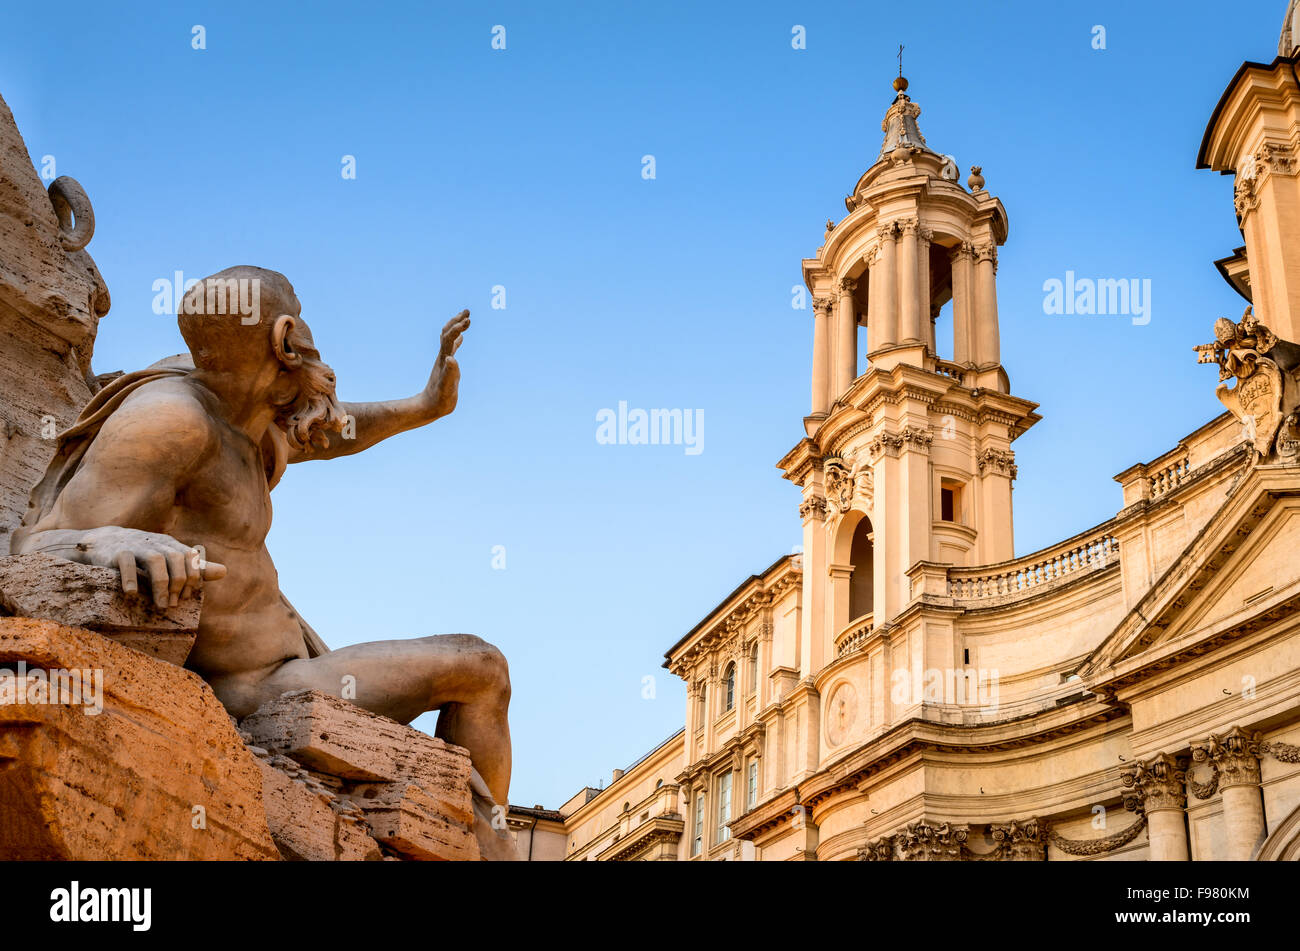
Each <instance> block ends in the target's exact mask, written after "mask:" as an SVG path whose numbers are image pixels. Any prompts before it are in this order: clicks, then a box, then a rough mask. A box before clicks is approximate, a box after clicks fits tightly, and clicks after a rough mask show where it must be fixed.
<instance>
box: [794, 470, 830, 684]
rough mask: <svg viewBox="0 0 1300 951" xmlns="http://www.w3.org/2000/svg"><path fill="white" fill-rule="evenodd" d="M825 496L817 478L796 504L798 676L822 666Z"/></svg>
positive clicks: (824, 586)
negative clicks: (799, 535)
mask: <svg viewBox="0 0 1300 951" xmlns="http://www.w3.org/2000/svg"><path fill="white" fill-rule="evenodd" d="M826 508H827V507H826V498H825V496H824V495H823V494H822V487H821V484H820V482H817V483H813V484H809V485H807V486H805V487H804V500H803V502H802V503H800V505H799V515H800V517H801V518H802V519H803V610H802V611H801V612H800V619H799V655H798V666H799V674H800V676H801V677H814V676H816V675H817V674H818V673H819V672H820V671H821V669H822V667H823V666H825V652H824V651H823V642H824V641H825V637H824V633H825V625H826V613H825V612H826V607H825V594H826V582H825V580H824V579H825V577H826V567H827V558H826V548H827V546H828V544H829V542H828V541H827V538H826Z"/></svg>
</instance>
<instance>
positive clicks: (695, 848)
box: [691, 793, 704, 855]
mask: <svg viewBox="0 0 1300 951" xmlns="http://www.w3.org/2000/svg"><path fill="white" fill-rule="evenodd" d="M703 846H704V793H700V794H699V795H698V796H696V797H695V838H694V840H693V841H692V842H691V855H699V854H700V849H701V848H703Z"/></svg>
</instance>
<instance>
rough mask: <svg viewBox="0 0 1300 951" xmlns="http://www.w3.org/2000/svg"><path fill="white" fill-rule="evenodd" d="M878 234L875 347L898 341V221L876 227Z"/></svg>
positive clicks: (890, 345)
mask: <svg viewBox="0 0 1300 951" xmlns="http://www.w3.org/2000/svg"><path fill="white" fill-rule="evenodd" d="M876 234H878V235H879V236H880V261H879V262H878V263H877V265H876V268H877V270H878V271H879V275H880V294H879V296H878V297H877V298H876V304H877V307H878V309H879V311H880V317H879V324H880V325H879V327H877V328H876V330H877V336H876V347H877V348H883V347H892V346H893V345H894V344H896V343H897V342H898V222H890V223H889V224H887V225H881V226H880V227H879V228H877V229H876Z"/></svg>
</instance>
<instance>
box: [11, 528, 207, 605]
mask: <svg viewBox="0 0 1300 951" xmlns="http://www.w3.org/2000/svg"><path fill="white" fill-rule="evenodd" d="M26 550H27V551H42V552H46V553H47V554H51V555H57V556H58V557H60V558H66V559H67V560H68V561H77V562H80V563H81V564H83V565H96V566H98V567H100V568H116V569H118V571H120V572H121V574H122V590H123V591H125V592H126V593H127V594H135V593H136V592H137V591H138V590H139V587H140V583H139V578H140V575H144V580H145V583H146V584H148V585H149V591H150V594H151V596H152V597H153V602H154V604H155V605H157V606H158V607H160V608H165V607H169V606H170V607H175V606H176V605H177V604H178V603H179V602H180V599H181V598H188V597H189V596H190V595H191V594H193V593H195V592H198V591H201V590H202V588H203V582H204V581H216V580H218V579H220V578H224V577H225V576H226V566H225V565H220V564H217V563H216V562H214V561H205V560H204V559H203V549H202V548H196V547H193V546H190V545H182V544H181V543H180V542H178V541H177V540H176V539H174V538H172V537H171V536H170V535H160V534H159V533H157V532H142V531H140V530H139V529H135V528H119V527H118V526H116V525H106V526H105V527H103V528H92V529H90V530H88V531H79V530H77V529H55V530H52V531H47V532H43V533H42V534H41V544H40V545H39V546H38V547H28V548H27V549H26Z"/></svg>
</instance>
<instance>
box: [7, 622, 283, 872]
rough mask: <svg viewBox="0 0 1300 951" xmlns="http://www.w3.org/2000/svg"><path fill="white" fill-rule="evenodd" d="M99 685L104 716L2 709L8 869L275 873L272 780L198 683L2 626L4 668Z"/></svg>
mask: <svg viewBox="0 0 1300 951" xmlns="http://www.w3.org/2000/svg"><path fill="white" fill-rule="evenodd" d="M19 661H23V662H25V664H26V666H27V668H28V669H31V668H36V667H39V668H43V669H47V670H48V669H64V670H83V671H84V670H90V671H99V672H102V677H103V680H102V685H103V693H102V700H103V711H102V712H101V713H99V714H98V715H92V714H91V713H90V712H89V710H88V709H87V708H86V707H85V706H72V705H68V704H52V703H23V704H21V705H20V704H15V703H12V702H10V703H3V704H0V859H4V860H9V859H77V860H82V859H275V858H277V857H278V853H277V850H276V848H275V844H274V843H273V842H272V840H271V836H270V833H269V832H268V831H267V826H266V816H265V813H264V810H263V804H262V786H263V782H262V774H261V771H260V770H259V769H258V765H257V759H256V758H255V757H254V756H253V755H252V754H251V753H250V752H249V751H248V750H247V749H246V748H245V747H244V744H243V742H241V740H240V737H239V734H238V733H237V731H236V730H235V728H234V726H233V725H232V724H231V722H230V718H229V716H228V715H227V714H226V712H225V709H224V708H223V707H222V706H221V703H220V702H219V701H218V700H217V698H216V696H215V695H214V694H213V693H212V691H211V689H209V688H208V686H207V685H206V684H205V683H203V681H202V680H200V679H199V677H198V676H197V675H196V674H193V673H190V672H189V671H187V670H183V669H182V668H180V667H177V666H175V665H173V664H169V663H164V662H163V661H159V660H155V659H153V658H151V657H147V656H145V655H143V654H141V653H139V652H138V651H134V650H131V649H129V648H126V647H123V646H122V645H120V644H116V643H114V642H113V641H112V640H110V639H109V638H106V637H103V636H101V635H99V634H96V633H94V632H92V631H87V630H83V629H80V628H74V627H68V626H66V625H62V624H57V623H55V622H52V621H46V620H36V619H29V618H3V619H0V665H2V666H4V667H7V668H10V669H12V668H14V667H16V665H17V664H18V662H19Z"/></svg>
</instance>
